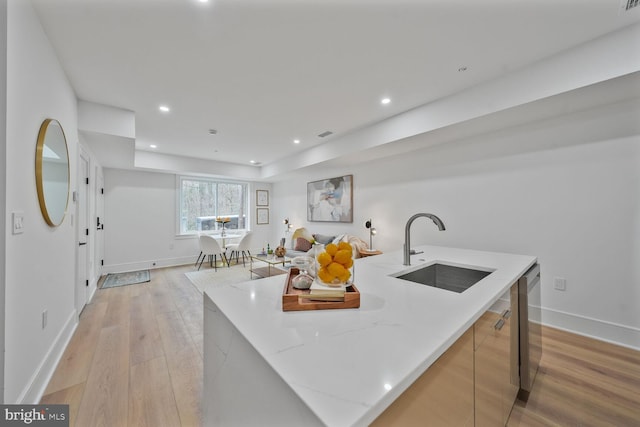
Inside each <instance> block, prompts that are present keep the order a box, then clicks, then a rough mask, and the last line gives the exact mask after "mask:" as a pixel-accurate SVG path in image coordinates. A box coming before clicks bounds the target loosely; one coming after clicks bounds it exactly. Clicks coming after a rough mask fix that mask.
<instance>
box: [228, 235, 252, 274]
mask: <svg viewBox="0 0 640 427" xmlns="http://www.w3.org/2000/svg"><path fill="white" fill-rule="evenodd" d="M250 245H251V232H250V231H247V232H246V233H245V235H244V236H242V238H241V239H240V241H239V242H238V243H230V244H228V245H227V249H230V250H231V256H230V257H229V261H231V260H232V259H233V254H234V253H235V254H236V264H238V263H239V256H240V253H242V265H243V266H244V265H245V254H247V256H251V252H250V251H249V248H250Z"/></svg>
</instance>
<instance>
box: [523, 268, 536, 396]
mask: <svg viewBox="0 0 640 427" xmlns="http://www.w3.org/2000/svg"><path fill="white" fill-rule="evenodd" d="M540 305H541V301H540V265H539V264H535V265H534V266H533V267H531V268H530V269H529V270H528V271H527V272H526V273H525V274H524V275H523V276H522V277H521V278H520V280H519V281H518V309H519V317H520V322H519V323H520V325H519V329H520V331H519V332H520V333H519V335H520V391H519V393H518V397H519V398H520V399H521V400H525V401H526V400H527V399H528V398H529V393H530V392H531V388H532V387H533V381H534V380H535V378H536V373H537V372H538V367H539V366H540V358H541V356H542V327H541V321H542V309H541V307H540Z"/></svg>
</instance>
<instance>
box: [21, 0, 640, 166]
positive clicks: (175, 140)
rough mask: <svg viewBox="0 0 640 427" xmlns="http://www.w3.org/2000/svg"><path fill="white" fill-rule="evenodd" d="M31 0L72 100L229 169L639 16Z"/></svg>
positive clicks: (609, 10) (278, 0)
mask: <svg viewBox="0 0 640 427" xmlns="http://www.w3.org/2000/svg"><path fill="white" fill-rule="evenodd" d="M32 2H33V4H34V6H35V8H36V11H37V13H38V15H39V17H40V19H41V21H42V24H43V26H44V28H45V31H46V32H47V35H48V37H49V39H50V40H51V42H52V44H53V46H54V48H55V50H56V51H57V54H58V56H59V58H60V61H61V63H62V66H63V68H64V69H65V71H66V73H67V75H68V77H69V79H70V81H71V84H72V86H73V88H74V89H75V91H76V94H77V96H78V98H79V99H81V100H85V101H91V102H96V103H99V104H105V105H109V106H114V107H119V108H123V109H127V110H132V111H134V112H135V117H136V142H135V146H136V149H138V150H152V149H151V148H149V145H150V144H155V145H157V149H155V151H157V152H160V153H167V154H176V155H181V156H189V157H197V158H204V159H213V160H218V161H223V162H233V163H238V164H243V165H247V164H249V161H250V160H256V161H258V162H261V163H262V164H269V163H272V162H274V161H277V160H279V159H282V158H284V157H287V156H291V155H292V154H294V153H296V152H299V151H302V150H306V149H309V148H311V147H313V146H316V145H318V144H322V143H324V142H327V141H330V140H331V139H332V138H336V137H339V136H340V135H344V134H345V133H347V132H350V131H353V130H356V129H359V128H362V127H365V126H368V125H371V124H373V123H376V122H379V121H380V120H383V119H386V118H388V117H391V116H394V115H396V114H399V113H402V112H404V111H407V110H409V109H412V108H414V107H417V106H420V105H423V104H426V103H429V102H431V101H434V100H436V99H439V98H443V97H446V96H448V95H451V94H454V93H457V92H460V91H461V90H464V89H465V88H468V87H470V86H473V85H477V84H479V83H481V82H485V81H488V80H491V79H494V78H497V77H500V76H501V75H504V74H506V73H508V72H510V71H513V70H516V69H519V68H522V67H526V66H527V65H528V64H531V63H533V62H536V61H538V60H540V59H541V58H544V57H547V56H550V55H553V54H554V53H557V52H560V51H562V50H564V49H567V48H569V47H573V46H576V45H578V44H580V43H583V42H585V41H588V40H591V39H593V38H596V37H599V36H601V35H603V34H605V33H608V32H611V31H613V30H616V29H618V28H621V27H624V26H626V25H629V24H632V23H635V22H638V21H639V20H640V19H638V18H639V14H638V13H636V12H635V11H634V12H633V13H629V12H624V11H622V8H621V5H622V4H624V3H625V2H624V1H623V0H474V1H469V0H422V1H420V0H209V2H208V3H201V2H200V1H199V0H32ZM639 9H640V8H639ZM461 67H466V68H467V70H466V71H459V69H460V68H461ZM383 97H390V98H391V103H390V104H388V105H382V104H381V103H380V100H381V98H383ZM160 104H166V105H169V106H170V107H171V112H170V113H168V114H167V113H161V112H159V111H158V106H159V105H160ZM209 129H216V130H217V132H218V133H217V135H215V136H211V135H209ZM327 130H329V131H332V132H334V134H333V135H332V136H330V137H327V138H324V139H323V138H319V137H318V136H317V135H318V134H320V133H322V132H324V131H327ZM294 139H300V141H301V143H300V144H298V145H296V144H294V143H293V140H294Z"/></svg>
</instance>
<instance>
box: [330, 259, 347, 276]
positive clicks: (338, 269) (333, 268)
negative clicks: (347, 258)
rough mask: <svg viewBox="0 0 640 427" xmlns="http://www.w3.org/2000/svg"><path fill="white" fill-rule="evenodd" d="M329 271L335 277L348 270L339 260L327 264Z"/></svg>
mask: <svg viewBox="0 0 640 427" xmlns="http://www.w3.org/2000/svg"><path fill="white" fill-rule="evenodd" d="M327 271H329V274H331V275H332V276H333V277H340V276H341V275H343V274H344V272H345V271H346V268H344V267H343V266H342V264H338V263H337V262H332V263H331V264H329V265H328V266H327Z"/></svg>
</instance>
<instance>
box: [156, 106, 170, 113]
mask: <svg viewBox="0 0 640 427" xmlns="http://www.w3.org/2000/svg"><path fill="white" fill-rule="evenodd" d="M158 110H160V111H162V112H163V113H168V112H169V111H171V108H169V107H167V106H166V105H161V106H159V107H158Z"/></svg>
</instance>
